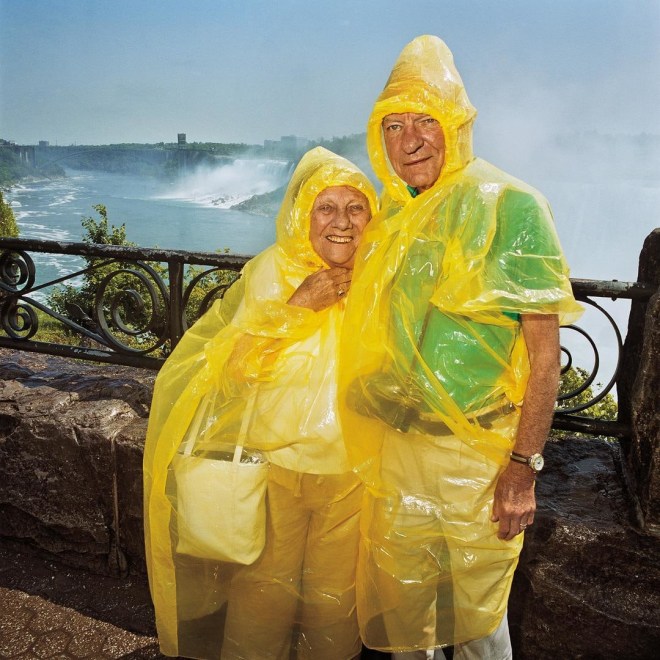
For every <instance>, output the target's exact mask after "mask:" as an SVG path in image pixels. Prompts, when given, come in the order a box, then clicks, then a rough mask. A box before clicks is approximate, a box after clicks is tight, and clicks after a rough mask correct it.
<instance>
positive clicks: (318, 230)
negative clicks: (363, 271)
mask: <svg viewBox="0 0 660 660" xmlns="http://www.w3.org/2000/svg"><path fill="white" fill-rule="evenodd" d="M369 220H371V209H370V208H369V202H368V201H367V198H366V197H365V196H364V195H363V194H362V193H361V192H360V191H359V190H356V189H355V188H352V187H351V186H331V187H330V188H326V189H325V190H323V191H321V192H320V193H319V194H318V195H317V197H316V199H315V200H314V206H313V207H312V217H311V224H310V228H309V238H310V240H311V242H312V247H313V248H314V250H315V251H316V253H317V254H318V255H319V256H320V257H321V259H323V261H325V263H326V264H328V266H330V267H335V266H343V267H344V268H352V267H353V262H354V260H355V251H356V250H357V247H358V245H359V243H360V239H361V238H362V232H363V230H364V228H365V227H366V226H367V223H368V222H369Z"/></svg>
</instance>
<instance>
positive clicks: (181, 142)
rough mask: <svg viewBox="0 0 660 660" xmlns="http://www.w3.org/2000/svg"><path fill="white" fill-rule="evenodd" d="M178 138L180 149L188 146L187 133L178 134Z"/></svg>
mask: <svg viewBox="0 0 660 660" xmlns="http://www.w3.org/2000/svg"><path fill="white" fill-rule="evenodd" d="M176 138H177V144H178V145H179V149H181V148H182V147H185V146H186V134H185V133H177V136H176Z"/></svg>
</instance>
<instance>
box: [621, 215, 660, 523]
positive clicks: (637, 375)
mask: <svg viewBox="0 0 660 660" xmlns="http://www.w3.org/2000/svg"><path fill="white" fill-rule="evenodd" d="M637 279H638V281H640V282H645V283H648V284H652V285H655V286H656V287H660V228H658V229H655V230H653V231H652V232H651V234H649V236H648V237H647V238H646V241H645V242H644V247H643V248H642V252H641V254H640V257H639V272H638V276H637ZM622 358H623V363H622V368H621V375H620V377H619V380H618V382H617V390H618V392H619V419H620V420H621V421H624V422H627V423H631V424H632V428H633V435H632V438H631V439H630V443H629V444H627V445H624V447H625V449H626V452H625V453H626V465H627V468H628V470H629V472H630V474H631V481H632V490H633V492H634V494H635V497H636V498H637V503H638V507H639V514H640V518H641V521H642V524H643V526H644V527H645V529H647V530H648V531H650V532H652V533H654V534H656V535H658V536H660V414H659V412H660V289H658V292H657V293H656V294H655V295H653V296H652V297H651V298H650V299H649V300H648V301H633V303H632V305H631V308H630V320H629V323H628V334H627V336H626V341H625V344H624V349H623V356H622Z"/></svg>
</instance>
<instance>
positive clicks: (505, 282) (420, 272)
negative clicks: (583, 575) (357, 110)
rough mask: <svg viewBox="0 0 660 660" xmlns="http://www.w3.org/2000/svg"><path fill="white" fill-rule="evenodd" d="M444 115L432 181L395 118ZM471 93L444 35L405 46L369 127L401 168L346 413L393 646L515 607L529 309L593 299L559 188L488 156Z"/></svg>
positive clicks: (366, 591)
mask: <svg viewBox="0 0 660 660" xmlns="http://www.w3.org/2000/svg"><path fill="white" fill-rule="evenodd" d="M404 112H413V113H419V114H428V115H430V116H431V117H433V118H435V119H437V120H438V121H439V123H440V125H441V127H442V129H443V133H444V137H445V144H446V150H445V160H444V165H443V167H442V170H441V174H440V176H439V178H438V180H437V181H436V183H435V184H434V185H433V186H432V187H431V188H430V189H429V190H427V191H425V192H422V193H421V194H419V195H417V196H413V195H414V193H416V191H414V190H411V189H409V188H408V187H407V185H406V183H405V182H404V181H403V180H402V179H400V178H399V177H398V176H397V174H396V173H395V171H394V169H393V167H392V165H391V164H390V162H389V160H388V157H387V152H386V149H385V145H384V141H383V133H382V128H381V122H382V120H383V118H384V117H385V116H386V115H388V114H391V113H404ZM475 116H476V111H475V109H474V108H473V106H472V105H471V103H470V101H469V99H468V97H467V94H466V92H465V89H464V87H463V83H462V81H461V78H460V76H459V74H458V72H457V70H456V69H455V67H454V63H453V58H452V55H451V52H450V51H449V49H448V48H447V46H446V45H445V44H444V42H442V41H441V40H440V39H438V38H437V37H432V36H422V37H418V38H417V39H415V40H414V41H412V42H411V43H410V44H408V46H406V47H405V49H404V50H403V52H402V53H401V55H400V56H399V59H398V60H397V62H396V64H395V66H394V69H393V70H392V73H391V75H390V77H389V80H388V81H387V84H386V86H385V89H384V90H383V92H382V93H381V95H380V97H379V98H378V100H377V102H376V104H375V107H374V110H373V113H372V115H371V118H370V120H369V124H368V129H367V145H368V150H369V155H370V158H371V162H372V166H373V169H374V171H375V173H376V175H377V176H378V178H379V179H380V180H381V181H382V182H383V185H384V191H383V195H382V199H381V210H380V213H379V215H378V216H377V217H376V218H375V219H374V220H372V222H371V224H370V225H369V226H368V228H367V231H366V232H365V234H364V236H363V240H362V243H361V246H360V249H359V253H358V258H357V260H356V266H355V271H354V280H353V285H352V295H351V300H350V301H349V304H348V310H347V313H346V317H345V326H344V334H343V337H344V340H343V342H342V348H341V359H340V393H339V396H340V416H341V419H342V425H343V428H344V432H345V438H346V443H347V448H348V452H349V457H350V459H351V462H352V464H353V465H354V467H355V469H356V470H357V471H358V472H359V473H360V475H361V477H362V479H363V480H364V481H365V483H366V484H367V487H368V496H367V498H366V504H365V508H364V512H363V522H362V540H361V543H362V545H361V555H360V567H359V572H358V614H359V618H360V627H361V634H362V637H363V640H364V642H365V644H366V645H367V646H369V647H372V648H377V649H384V650H405V649H414V648H418V649H423V648H431V647H439V646H444V645H450V644H454V643H460V642H463V641H467V640H471V639H479V638H481V637H483V636H485V635H487V634H489V633H491V632H492V631H493V630H494V629H495V628H496V627H497V625H498V624H499V622H500V620H501V618H502V615H503V613H504V611H505V608H506V602H507V599H508V594H509V589H510V584H511V578H512V576H513V571H514V569H515V566H516V562H517V557H518V554H519V552H520V549H521V547H522V536H518V537H517V538H516V539H515V540H513V541H508V542H505V541H501V540H499V539H498V538H497V536H496V531H497V524H496V523H492V522H490V515H491V506H492V500H493V489H494V486H495V482H496V478H497V475H498V474H499V472H500V470H501V469H502V466H503V465H505V464H506V463H507V462H508V455H509V452H510V450H511V448H512V446H513V444H514V440H515V434H516V429H517V424H518V419H519V411H520V406H521V404H522V402H523V399H524V395H525V388H526V383H527V377H528V372H529V363H528V356H527V350H526V347H525V343H524V339H523V336H522V333H521V325H520V315H522V314H527V313H533V314H557V315H559V317H560V320H561V322H562V323H569V322H572V321H573V320H575V319H576V318H577V317H578V316H579V315H580V313H581V308H580V306H579V305H578V304H577V303H576V302H575V300H574V298H573V295H572V291H571V285H570V282H569V277H568V268H567V266H566V263H565V261H564V258H563V255H562V251H561V248H560V245H559V241H558V239H557V235H556V233H555V230H554V227H553V221H552V217H551V213H550V210H549V207H548V204H547V202H546V200H545V199H544V198H543V197H542V196H541V195H540V194H539V193H538V192H537V191H535V190H534V189H532V188H531V187H529V186H527V185H526V184H524V183H523V182H521V181H518V180H517V179H514V178H513V177H511V176H509V175H507V174H506V173H504V172H502V171H501V170H499V169H497V168H495V167H494V166H492V165H490V164H489V163H487V162H485V161H483V160H480V159H477V158H475V157H474V156H473V154H472V124H473V121H474V118H475Z"/></svg>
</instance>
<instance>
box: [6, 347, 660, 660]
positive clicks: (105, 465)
mask: <svg viewBox="0 0 660 660" xmlns="http://www.w3.org/2000/svg"><path fill="white" fill-rule="evenodd" d="M0 378H1V379H2V380H1V381H0V536H1V537H2V538H1V539H0V541H1V542H2V544H3V545H12V544H14V545H16V544H20V545H21V546H22V547H25V546H29V547H31V548H32V549H33V550H34V551H35V552H37V553H39V554H40V555H42V556H47V557H50V558H56V559H58V560H60V561H63V562H65V563H67V564H69V565H75V566H79V567H85V568H86V569H88V570H89V571H94V572H97V573H104V574H115V575H120V574H122V573H124V574H125V573H126V572H127V571H129V572H130V573H131V574H132V575H144V570H145V565H144V547H143V542H142V534H143V527H142V476H141V463H142V447H143V442H144V435H145V431H146V423H147V416H148V405H149V401H150V397H151V391H152V387H153V380H154V374H153V373H151V372H147V371H142V370H136V369H130V368H125V367H110V366H103V365H89V364H82V363H79V362H74V361H70V360H64V359H61V358H54V357H46V356H40V355H30V354H25V353H18V352H11V351H2V350H0ZM546 456H547V465H548V467H547V469H546V470H545V471H544V474H543V477H542V478H541V479H540V480H539V484H538V498H539V510H538V514H537V518H536V522H535V524H534V525H533V527H531V528H530V530H529V531H528V532H527V539H526V542H525V549H524V551H523V554H522V556H521V560H520V566H519V569H518V571H517V574H516V578H515V580H514V585H513V590H512V594H511V599H510V616H509V619H510V624H511V630H512V638H513V642H514V650H515V656H516V658H522V659H525V658H530V659H531V658H533V659H534V660H539V659H543V658H553V659H554V658H556V657H557V656H559V657H566V658H578V657H582V658H610V657H620V658H652V657H653V658H655V657H656V655H657V653H656V650H657V648H658V644H660V621H658V616H657V615H658V612H659V611H660V595H659V594H660V543H659V541H658V539H657V538H656V537H654V536H652V535H649V534H647V533H646V532H644V531H643V530H640V529H639V528H638V527H637V526H636V519H635V516H634V515H631V512H632V511H633V507H632V506H631V501H630V499H629V497H628V495H627V489H626V487H625V481H624V479H623V465H624V461H623V460H622V455H621V452H620V450H619V446H618V444H616V443H609V442H606V441H604V440H598V439H593V440H585V439H577V438H570V439H563V440H561V441H554V442H551V443H549V445H548V447H547V451H546ZM115 521H118V525H117V524H116V522H115Z"/></svg>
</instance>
